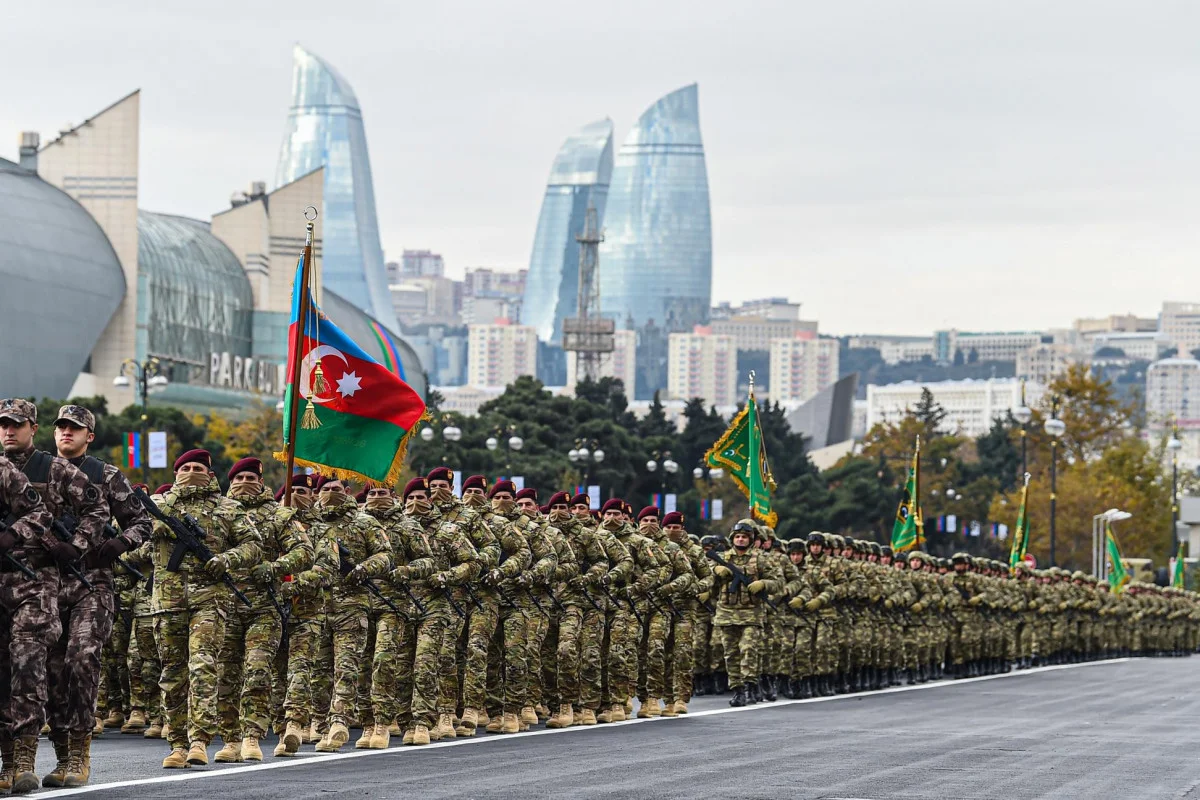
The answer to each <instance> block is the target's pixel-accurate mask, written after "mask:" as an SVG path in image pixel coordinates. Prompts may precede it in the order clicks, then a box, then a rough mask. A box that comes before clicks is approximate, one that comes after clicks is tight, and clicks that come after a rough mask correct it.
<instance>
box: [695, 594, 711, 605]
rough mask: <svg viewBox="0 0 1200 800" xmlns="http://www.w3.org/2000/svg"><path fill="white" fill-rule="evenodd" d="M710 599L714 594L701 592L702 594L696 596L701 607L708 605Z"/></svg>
mask: <svg viewBox="0 0 1200 800" xmlns="http://www.w3.org/2000/svg"><path fill="white" fill-rule="evenodd" d="M710 597H712V592H701V593H700V594H698V595H696V599H697V600H699V601H700V605H704V604H705V603H707V602H708V598H710Z"/></svg>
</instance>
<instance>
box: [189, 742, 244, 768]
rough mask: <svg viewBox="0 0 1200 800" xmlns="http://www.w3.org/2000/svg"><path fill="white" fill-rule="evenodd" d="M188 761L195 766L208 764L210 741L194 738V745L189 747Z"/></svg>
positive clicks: (239, 758) (239, 754)
mask: <svg viewBox="0 0 1200 800" xmlns="http://www.w3.org/2000/svg"><path fill="white" fill-rule="evenodd" d="M238 750H239V753H238V761H241V760H242V759H241V752H240V751H241V748H238ZM187 762H188V763H189V764H191V765H192V766H195V767H206V766H208V742H206V741H204V740H203V739H195V740H193V741H192V746H191V747H189V748H188V754H187Z"/></svg>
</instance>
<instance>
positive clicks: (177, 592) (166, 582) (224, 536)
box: [150, 478, 262, 614]
mask: <svg viewBox="0 0 1200 800" xmlns="http://www.w3.org/2000/svg"><path fill="white" fill-rule="evenodd" d="M157 502H158V505H159V507H160V508H161V509H162V511H163V513H164V514H167V515H168V516H172V517H176V518H181V517H182V516H183V515H184V514H190V515H191V516H192V517H194V518H195V519H196V522H197V523H198V524H199V525H200V528H201V529H202V530H203V531H204V532H205V534H206V536H205V539H204V544H205V545H207V546H208V548H209V549H210V550H211V551H212V552H213V555H220V556H224V559H225V561H226V563H227V564H228V566H229V568H230V569H239V568H242V567H247V566H250V565H251V564H255V563H257V562H258V560H259V559H260V558H261V557H262V542H261V540H260V539H259V536H258V534H257V533H255V531H254V529H253V528H251V527H250V526H249V525H247V524H246V522H245V520H244V519H243V514H242V510H241V508H240V507H239V506H238V504H237V503H235V502H233V501H232V500H229V499H228V498H226V497H223V496H222V495H221V489H220V487H219V486H218V485H217V479H216V478H213V479H212V480H210V481H209V483H208V485H207V486H184V487H179V486H175V487H172V488H171V489H170V490H169V491H167V492H166V494H164V495H162V496H161V497H160V498H159V500H158V501H157ZM151 542H152V544H151V554H150V557H151V560H152V561H153V563H154V593H153V596H152V599H151V607H152V609H153V611H154V613H156V614H160V613H163V614H165V613H168V612H175V611H187V610H188V609H191V608H195V607H196V606H198V605H207V604H209V603H212V602H217V603H221V604H227V603H230V602H236V601H235V600H234V599H233V597H232V593H231V592H230V591H229V589H228V588H226V587H225V585H224V584H223V583H222V582H221V581H218V580H214V579H212V578H210V577H209V576H208V574H207V573H206V572H204V570H203V569H201V567H203V564H201V563H200V562H199V561H198V560H197V559H196V556H195V555H193V554H192V553H190V552H189V553H188V554H187V555H185V556H184V557H183V560H182V561H181V562H180V564H179V571H178V572H169V571H167V563H168V562H169V561H170V560H171V553H172V552H173V551H174V549H175V546H176V539H175V534H173V533H172V532H171V529H170V528H168V527H167V526H166V525H165V524H163V523H162V522H159V521H157V520H155V522H154V528H153V533H152V534H151Z"/></svg>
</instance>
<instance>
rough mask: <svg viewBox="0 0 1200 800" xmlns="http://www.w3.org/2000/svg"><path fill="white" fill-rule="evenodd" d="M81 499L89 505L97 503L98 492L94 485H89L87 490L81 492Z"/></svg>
mask: <svg viewBox="0 0 1200 800" xmlns="http://www.w3.org/2000/svg"><path fill="white" fill-rule="evenodd" d="M83 499H84V500H87V501H88V502H89V503H99V502H100V490H99V489H97V488H96V487H95V485H94V484H91V483H89V484H88V485H87V488H86V489H84V490H83Z"/></svg>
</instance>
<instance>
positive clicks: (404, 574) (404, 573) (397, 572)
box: [391, 567, 412, 586]
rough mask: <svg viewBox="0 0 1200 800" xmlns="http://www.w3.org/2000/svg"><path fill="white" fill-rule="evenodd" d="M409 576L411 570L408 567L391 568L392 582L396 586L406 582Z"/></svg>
mask: <svg viewBox="0 0 1200 800" xmlns="http://www.w3.org/2000/svg"><path fill="white" fill-rule="evenodd" d="M411 577H412V572H411V570H409V568H408V567H396V568H395V569H394V570H392V575H391V578H392V583H393V584H394V585H396V586H403V585H404V584H406V583H408V581H409V579H410V578H411Z"/></svg>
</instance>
